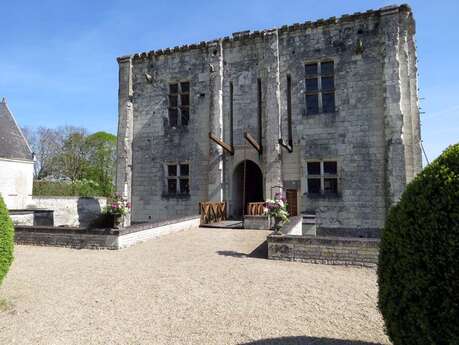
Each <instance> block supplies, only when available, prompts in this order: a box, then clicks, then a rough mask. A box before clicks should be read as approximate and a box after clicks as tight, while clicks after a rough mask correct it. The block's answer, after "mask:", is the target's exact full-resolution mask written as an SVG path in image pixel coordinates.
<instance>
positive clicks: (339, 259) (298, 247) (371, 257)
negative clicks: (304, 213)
mask: <svg viewBox="0 0 459 345" xmlns="http://www.w3.org/2000/svg"><path fill="white" fill-rule="evenodd" d="M378 255H379V240H378V239H368V238H340V237H334V238H333V237H313V236H292V235H280V236H276V235H270V236H268V258H269V259H274V260H287V261H300V262H308V263H319V264H331V265H354V266H365V267H376V265H377V264H378Z"/></svg>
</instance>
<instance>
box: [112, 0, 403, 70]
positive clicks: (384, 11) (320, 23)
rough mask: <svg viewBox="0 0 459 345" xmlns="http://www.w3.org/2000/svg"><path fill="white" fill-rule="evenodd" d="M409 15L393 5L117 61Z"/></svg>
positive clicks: (251, 32)
mask: <svg viewBox="0 0 459 345" xmlns="http://www.w3.org/2000/svg"><path fill="white" fill-rule="evenodd" d="M402 12H404V13H407V14H408V15H411V13H412V12H411V8H410V6H409V5H407V4H402V5H391V6H385V7H382V8H380V9H377V10H368V11H366V12H355V13H352V14H344V15H342V16H340V17H330V18H327V19H323V18H321V19H318V20H316V21H306V22H304V23H294V24H291V25H283V26H281V27H279V28H272V29H265V30H261V31H260V30H256V31H250V30H245V31H239V32H234V33H233V34H232V36H231V37H230V36H225V37H223V38H218V39H214V40H210V41H201V42H199V43H194V44H185V45H182V46H175V47H173V48H165V49H158V50H151V51H148V52H141V53H135V54H131V55H124V56H120V57H118V58H117V61H118V62H119V63H120V62H123V61H125V60H128V59H133V60H143V59H147V58H153V57H158V56H161V55H171V54H174V53H178V52H184V51H188V50H193V49H204V48H212V47H215V46H216V44H217V43H218V42H219V41H222V42H224V43H225V42H231V41H242V40H248V39H249V40H250V39H254V38H262V37H264V36H265V35H268V34H269V33H270V32H272V31H273V30H278V31H279V33H286V32H294V31H298V30H307V29H315V28H319V27H326V26H330V25H336V24H343V23H348V22H353V21H356V20H359V19H364V18H369V17H378V16H384V15H391V14H398V13H402Z"/></svg>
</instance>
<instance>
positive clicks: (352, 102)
mask: <svg viewBox="0 0 459 345" xmlns="http://www.w3.org/2000/svg"><path fill="white" fill-rule="evenodd" d="M414 35H415V23H414V19H413V14H412V12H411V9H410V8H409V7H408V6H407V5H402V6H390V7H385V8H382V9H379V10H370V11H367V12H365V13H355V14H352V15H344V16H342V17H339V18H335V17H333V18H329V19H325V20H324V19H320V20H317V21H315V22H305V23H300V24H293V25H285V26H282V27H280V28H275V29H272V30H265V31H255V32H250V31H244V32H238V33H234V34H233V35H232V37H224V38H221V39H217V40H214V41H210V42H201V43H198V44H191V45H186V46H181V47H175V48H169V49H164V50H157V51H150V52H144V53H138V54H134V55H129V56H123V57H120V58H118V63H119V128H118V164H117V181H116V183H117V189H118V191H120V192H123V193H124V194H125V195H126V196H127V197H128V198H129V199H130V200H131V202H132V215H131V217H132V219H131V220H132V221H133V222H151V221H162V220H167V219H172V218H178V217H183V216H187V215H194V214H196V213H197V211H198V203H199V202H200V201H206V200H208V201H219V200H224V201H226V202H227V204H228V211H229V215H230V216H233V217H235V218H237V217H240V216H241V214H242V210H243V209H244V205H243V204H246V203H247V202H251V201H261V200H264V199H265V198H269V197H270V196H271V195H272V193H274V192H277V191H279V190H280V187H279V186H281V187H282V188H283V189H282V190H283V191H284V192H286V194H287V197H288V200H289V203H290V211H291V213H292V214H299V215H301V214H315V215H316V218H317V222H318V226H319V233H322V234H336V235H339V234H341V235H342V234H353V235H357V236H374V235H376V234H377V233H378V231H379V229H381V227H382V226H383V223H384V218H385V215H386V213H387V210H388V208H389V206H390V205H391V204H393V203H394V202H395V201H397V199H398V198H399V197H400V194H401V193H402V191H403V190H404V188H405V185H406V183H407V182H409V181H410V180H411V179H412V178H413V177H414V176H415V175H416V174H417V173H418V172H419V171H420V169H421V164H422V162H421V151H420V146H419V142H420V124H419V110H418V91H417V68H416V49H415V41H414Z"/></svg>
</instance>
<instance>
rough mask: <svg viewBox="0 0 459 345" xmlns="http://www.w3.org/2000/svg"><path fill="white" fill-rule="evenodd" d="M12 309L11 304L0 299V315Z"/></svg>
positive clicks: (4, 299)
mask: <svg viewBox="0 0 459 345" xmlns="http://www.w3.org/2000/svg"><path fill="white" fill-rule="evenodd" d="M11 309H13V303H11V302H10V301H8V300H7V299H6V298H0V313H2V312H5V311H8V310H11Z"/></svg>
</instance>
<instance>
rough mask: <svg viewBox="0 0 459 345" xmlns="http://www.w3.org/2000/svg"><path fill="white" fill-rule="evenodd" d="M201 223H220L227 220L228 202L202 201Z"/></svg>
mask: <svg viewBox="0 0 459 345" xmlns="http://www.w3.org/2000/svg"><path fill="white" fill-rule="evenodd" d="M199 214H200V215H201V224H211V223H218V222H221V221H223V220H226V202H208V201H204V202H200V203H199Z"/></svg>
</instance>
